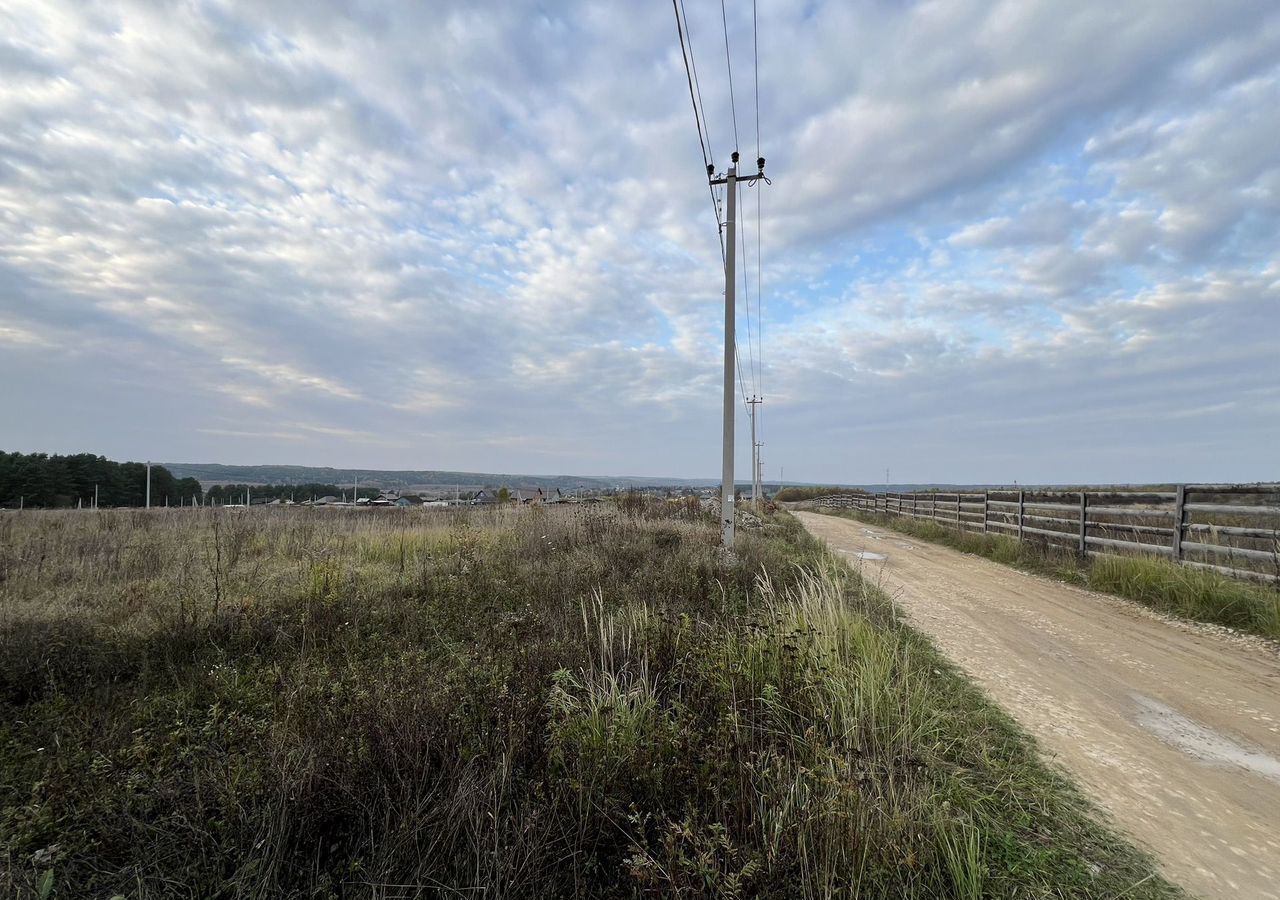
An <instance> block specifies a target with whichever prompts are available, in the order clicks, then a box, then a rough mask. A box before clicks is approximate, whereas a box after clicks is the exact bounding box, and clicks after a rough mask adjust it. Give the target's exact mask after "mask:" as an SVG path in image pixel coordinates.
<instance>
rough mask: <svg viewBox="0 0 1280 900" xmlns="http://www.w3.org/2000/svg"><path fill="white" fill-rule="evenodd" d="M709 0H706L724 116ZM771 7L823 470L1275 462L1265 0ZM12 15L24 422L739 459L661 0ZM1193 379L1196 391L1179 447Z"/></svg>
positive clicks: (775, 388)
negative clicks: (141, 424) (851, 443)
mask: <svg viewBox="0 0 1280 900" xmlns="http://www.w3.org/2000/svg"><path fill="white" fill-rule="evenodd" d="M712 6H714V5H712ZM712 6H694V8H691V9H690V14H691V15H692V16H693V19H692V21H691V23H690V25H691V27H692V34H693V37H694V42H695V49H696V50H697V52H698V61H699V64H700V76H701V80H702V87H703V96H704V100H705V101H706V106H707V109H708V113H709V117H710V118H711V121H710V123H709V124H710V127H711V134H712V137H713V139H714V142H715V143H714V147H713V149H714V151H715V153H716V156H717V159H718V160H721V161H723V159H724V157H725V156H726V155H727V151H728V149H730V143H731V138H730V133H731V126H730V117H729V115H728V92H727V89H726V85H725V79H724V77H723V66H722V62H723V57H722V54H723V45H722V44H721V43H719V42H720V41H721V40H722V35H721V33H720V31H719V26H720V22H719V11H718V9H713V8H712ZM731 13H732V17H731V21H730V23H729V24H730V40H731V42H732V46H733V48H734V51H735V63H736V68H735V72H736V74H737V75H738V77H739V81H738V86H737V87H738V96H737V101H738V110H737V111H738V118H739V122H738V125H739V141H740V142H741V144H742V146H741V148H740V149H741V150H742V151H743V152H744V154H745V155H746V156H747V157H748V158H750V157H753V156H754V151H755V134H754V124H755V122H754V110H753V107H752V105H751V103H750V99H751V97H750V93H749V90H748V87H747V86H748V84H749V78H750V75H751V70H750V63H749V59H750V57H749V54H747V52H746V51H747V48H748V47H749V46H750V32H749V31H748V30H746V29H747V28H748V27H749V12H747V11H746V8H745V7H742V8H740V9H734V10H731ZM760 13H761V16H762V32H761V38H762V40H761V48H760V49H761V71H760V79H761V88H762V96H761V101H762V110H761V112H762V129H763V133H762V137H763V141H764V146H763V147H762V152H763V153H764V155H765V156H767V157H768V158H769V160H770V163H769V166H770V171H771V172H772V173H773V174H774V175H775V176H776V183H775V185H774V186H773V187H772V188H766V189H765V191H766V194H765V204H766V206H765V208H766V210H767V211H768V213H769V228H768V230H767V232H766V235H765V244H764V246H765V256H766V260H767V269H766V278H767V296H766V313H767V321H766V323H765V328H764V334H765V347H764V354H765V357H766V362H767V365H766V367H765V369H764V376H765V378H764V384H763V386H762V388H761V389H762V390H763V392H764V393H765V394H766V397H767V403H766V406H765V411H764V418H765V421H766V422H767V423H770V424H769V426H768V427H769V429H770V433H769V436H767V437H766V440H767V442H768V443H769V450H768V453H769V454H770V456H769V458H771V459H774V460H776V461H777V462H782V463H783V464H785V465H787V466H788V472H789V476H792V477H809V478H813V479H822V478H826V479H841V480H848V479H861V478H870V477H873V476H874V474H875V473H876V472H878V471H879V470H880V469H881V468H882V465H883V464H884V463H888V462H891V461H892V460H890V459H885V457H891V458H894V459H896V458H898V457H902V458H903V460H904V466H903V467H905V468H907V469H909V468H910V467H911V466H915V471H914V473H913V474H914V477H917V478H920V479H937V478H957V479H966V478H972V479H979V478H981V479H989V480H1007V479H1011V478H1013V477H1021V478H1023V480H1026V479H1027V478H1031V477H1040V478H1045V479H1049V478H1057V479H1061V480H1073V479H1075V480H1080V479H1083V478H1085V477H1088V478H1090V479H1107V478H1116V479H1140V478H1143V477H1152V478H1157V477H1159V478H1166V477H1188V478H1195V477H1205V478H1229V477H1262V476H1266V475H1274V473H1268V472H1262V471H1259V469H1260V468H1261V467H1265V465H1266V464H1267V463H1268V462H1269V457H1268V456H1267V455H1266V454H1265V452H1264V451H1263V450H1262V449H1261V448H1263V447H1266V446H1269V445H1271V444H1274V438H1275V437H1276V428H1277V425H1276V421H1277V419H1276V417H1275V416H1274V410H1275V406H1276V403H1277V401H1276V398H1275V394H1274V390H1273V389H1272V388H1270V387H1268V386H1269V385H1274V384H1276V383H1277V379H1276V375H1277V374H1280V373H1277V371H1276V362H1275V359H1274V354H1270V353H1269V352H1268V346H1269V345H1268V344H1267V341H1266V336H1267V335H1268V334H1273V333H1274V325H1275V319H1276V316H1275V314H1274V311H1275V309H1276V305H1277V302H1280V301H1278V299H1277V295H1276V291H1277V287H1276V279H1277V275H1276V272H1277V261H1276V247H1275V245H1274V236H1275V234H1276V233H1277V232H1280V228H1278V227H1277V226H1280V152H1278V151H1277V149H1276V147H1275V142H1274V140H1271V139H1270V130H1271V128H1272V122H1271V119H1272V118H1273V116H1272V114H1271V111H1272V110H1274V108H1276V106H1277V105H1278V103H1280V69H1278V68H1277V67H1276V65H1275V62H1274V61H1275V59H1276V58H1278V57H1277V54H1278V53H1280V13H1277V11H1276V10H1275V7H1274V4H1272V3H1270V2H1262V0H1228V2H1216V3H1208V2H1199V3H1182V4H1176V5H1173V6H1169V5H1151V6H1147V7H1133V6H1125V5H1123V4H1119V5H1117V4H1114V3H1101V2H1096V3H1093V2H1090V3H1070V4H1067V3H1062V2H1049V0H1037V2H1026V0H1017V2H1014V0H1008V2H1002V3H997V4H994V5H993V4H989V3H980V2H978V0H933V2H928V3H909V4H899V5H893V4H845V3H834V2H825V3H817V4H811V3H800V2H799V0H788V2H784V3H778V4H768V5H765V6H764V7H763V8H761V9H760ZM0 34H4V35H5V36H6V37H5V38H3V39H0V41H3V43H0V344H4V345H5V346H6V347H7V348H9V350H10V351H11V352H9V353H7V354H6V357H5V359H3V360H0V376H3V377H4V378H5V379H6V382H14V383H21V384H22V385H23V386H24V388H25V391H24V392H23V397H22V398H20V400H15V401H13V402H14V403H15V405H16V406H20V407H21V411H22V415H11V416H9V417H8V421H10V422H18V423H20V424H18V425H17V426H16V428H14V430H12V431H11V432H10V435H9V440H10V441H11V442H13V444H14V445H15V446H21V447H25V448H28V449H66V450H69V449H93V450H96V451H100V452H109V453H112V454H115V455H119V456H151V457H153V458H158V457H161V456H167V457H169V458H181V457H189V458H200V459H214V458H221V459H225V460H227V461H244V462H251V461H261V460H264V459H271V458H280V459H285V460H287V461H296V462H311V463H336V464H345V463H353V464H354V463H359V464H367V465H386V466H393V467H406V466H422V467H427V466H439V467H452V468H475V469H479V468H488V469H502V470H508V471H510V470H519V469H529V468H539V469H542V470H556V471H570V470H583V471H595V472H621V471H629V472H633V473H637V474H642V473H648V472H652V473H669V474H706V473H709V472H712V471H714V470H715V467H716V460H717V459H718V457H717V451H716V441H717V440H718V424H717V420H716V416H717V410H718V403H719V398H718V386H719V378H720V371H719V367H720V348H719V314H720V304H721V295H720V290H721V287H720V278H719V274H718V271H717V269H718V266H719V258H718V252H717V247H716V241H715V235H714V223H713V222H712V219H711V214H710V210H709V208H708V204H707V198H706V193H705V185H704V184H703V183H702V181H701V174H700V171H699V168H700V163H701V158H700V154H699V151H698V148H697V142H696V137H695V134H694V130H693V123H692V122H691V121H690V111H689V107H688V97H687V93H685V92H686V90H687V89H686V86H685V83H684V72H683V69H682V66H681V64H680V62H679V55H678V51H677V50H676V49H675V36H674V24H673V23H672V22H671V21H670V20H669V13H668V12H666V11H664V10H659V9H655V10H632V11H630V12H629V13H628V15H627V17H626V25H625V27H619V21H618V19H617V17H616V15H615V14H613V13H610V12H608V11H606V10H604V9H602V8H598V7H595V6H592V5H589V4H576V3H575V4H567V5H566V4H561V5H557V6H555V7H552V8H544V7H538V6H535V5H533V4H525V3H502V4H498V3H482V4H474V3H462V2H450V3H444V4H432V5H431V6H430V8H428V7H416V6H413V5H399V6H393V7H388V8H386V9H383V10H380V11H377V12H371V11H353V10H351V9H349V8H348V7H347V6H346V5H345V4H341V3H336V2H335V3H328V2H326V3H306V4H301V3H298V4H291V3H281V4H270V5H267V6H264V5H261V4H252V3H236V2H225V3H214V2H195V3H189V4H177V5H170V4H153V3H146V2H131V0H119V2H113V3H104V4H95V5H92V6H85V5H83V4H78V3H70V2H39V3H36V2H29V3H18V4H17V5H14V4H10V5H9V6H8V7H7V8H6V11H0ZM752 190H755V189H752ZM745 196H746V199H747V200H748V201H749V202H748V203H747V204H746V207H747V209H746V210H745V212H748V213H750V212H751V211H752V210H753V200H754V194H753V193H752V192H751V191H748V192H747V193H746V195H745ZM745 219H746V221H747V222H748V223H750V222H751V221H752V220H751V217H750V215H748V216H746V217H745ZM753 236H754V235H753V232H748V235H747V239H748V240H747V250H748V257H749V258H750V257H752V256H753V255H754V252H755V251H754V246H752V243H751V241H752V238H753ZM754 292H755V285H754V282H751V283H749V284H748V285H744V287H743V291H742V293H744V294H746V295H748V296H753V295H754ZM739 319H740V329H741V334H742V335H743V348H742V349H743V351H744V362H746V356H747V354H746V349H747V347H746V341H745V328H746V318H745V315H744V314H743V312H740V314H739ZM51 348H56V349H57V351H58V352H57V353H50V352H48V351H49V350H50V349H51ZM36 350H40V351H42V352H35V351H36ZM749 389H750V388H749ZM1082 398H1086V399H1085V400H1084V401H1082ZM1170 398H1180V399H1179V402H1177V403H1175V402H1172V400H1170ZM1184 401H1185V402H1184ZM1233 404H1234V405H1233ZM75 410H81V412H79V413H75V412H74V411H75ZM144 411H145V413H146V414H147V415H150V416H154V417H155V419H156V422H157V424H156V425H155V426H154V427H146V428H142V429H138V428H136V427H132V428H125V427H122V426H121V425H120V424H119V423H121V422H126V421H127V422H136V421H137V420H138V416H139V415H140V414H142V413H143V412H144ZM1248 411H1252V412H1248ZM1268 411H1270V412H1268ZM161 413H162V415H161ZM1268 415H1270V416H1271V417H1270V418H1268ZM1156 417H1163V418H1159V421H1158V422H1157V421H1156ZM1145 418H1151V419H1152V423H1153V424H1151V426H1150V427H1149V428H1146V429H1145V430H1144V429H1133V428H1129V429H1122V433H1121V434H1119V436H1118V437H1120V438H1123V440H1118V439H1117V435H1116V434H1109V435H1108V436H1107V438H1106V440H1105V441H1103V440H1102V439H1101V437H1099V433H1098V432H1097V430H1096V428H1091V427H1086V425H1085V423H1086V422H1087V421H1093V422H1109V423H1120V425H1124V424H1125V423H1129V424H1131V423H1133V422H1134V421H1135V420H1139V419H1145ZM1175 419H1177V421H1179V422H1181V423H1182V425H1181V426H1179V427H1180V428H1196V429H1198V434H1199V436H1198V438H1197V441H1195V442H1188V445H1187V446H1188V448H1189V449H1188V451H1187V455H1186V457H1185V460H1183V461H1182V464H1181V467H1180V468H1178V467H1176V466H1175V467H1173V468H1174V469H1176V470H1168V469H1165V468H1161V466H1166V465H1171V463H1170V460H1173V461H1174V462H1177V461H1178V459H1177V453H1176V451H1175V452H1173V453H1171V452H1170V449H1169V448H1170V447H1171V446H1173V447H1175V448H1176V447H1177V446H1179V445H1178V438H1177V435H1178V434H1182V433H1183V432H1180V431H1173V430H1171V426H1170V427H1165V425H1162V424H1159V423H1160V422H1166V421H1167V422H1172V421H1174V420H1175ZM160 421H163V422H164V423H165V425H166V427H161V426H160V425H159V422H160ZM1224 422H1226V424H1225V425H1224V424H1223V423H1224ZM299 423H305V425H300V424H299ZM1209 426H1213V429H1216V430H1217V433H1218V434H1219V435H1220V436H1221V438H1220V440H1219V441H1218V442H1217V443H1216V444H1209V443H1206V439H1205V438H1204V437H1203V435H1204V434H1205V433H1206V430H1207V429H1208V427H1209ZM1117 427H1119V426H1117ZM983 429H994V430H996V431H999V432H1001V433H1002V434H1007V435H1008V436H1009V445H1010V446H1016V447H1020V448H1023V450H1024V451H1025V453H1026V454H1027V455H1028V456H1029V459H1028V460H1019V458H1018V456H1017V454H1016V453H1014V452H1013V451H1010V452H1008V453H1002V454H998V455H996V456H995V457H992V456H991V455H990V447H989V441H986V440H984V439H980V436H981V435H982V434H984V433H985V432H984V431H983ZM1210 430H1211V429H1210ZM851 434H856V435H857V436H858V440H859V448H860V449H859V451H858V452H857V453H856V454H853V455H852V456H851V455H850V452H849V450H848V441H847V438H848V436H849V435H851ZM1082 435H1093V436H1094V437H1095V438H1098V443H1097V448H1107V447H1109V448H1111V449H1110V450H1109V451H1106V452H1103V450H1102V449H1096V448H1095V449H1092V450H1090V451H1089V453H1088V454H1085V455H1083V456H1082V455H1081V454H1082V452H1083V451H1082V450H1081V447H1080V441H1082V440H1084V438H1083V437H1082ZM1192 443H1194V447H1192V446H1191V445H1192ZM1090 446H1092V445H1090ZM1073 448H1074V449H1073ZM1067 450H1072V451H1073V452H1074V453H1075V455H1074V456H1073V455H1071V453H1068V452H1067ZM930 453H932V454H933V455H932V456H931V455H929V454H930ZM1108 453H1109V454H1110V455H1108ZM744 458H745V457H744ZM907 460H913V461H912V462H906V461H907ZM1081 460H1085V462H1081ZM1073 465H1077V466H1085V465H1087V466H1089V467H1091V468H1089V469H1088V473H1089V474H1088V475H1087V476H1086V475H1085V474H1082V473H1081V472H1080V470H1079V469H1073V468H1072V466H1073ZM1108 465H1111V466H1112V468H1111V469H1108V468H1107V467H1108ZM1001 466H1003V467H1004V468H1003V469H1002V468H1001ZM1144 466H1145V468H1144ZM903 467H899V469H900V471H901V470H902V468H903ZM744 468H745V464H744ZM1014 469H1016V470H1017V472H1016V473H1015V472H1014V471H1013V470H1014ZM1032 471H1034V472H1036V473H1038V475H1037V476H1033V475H1031V474H1030V472H1032ZM1018 473H1020V474H1018ZM1109 473H1110V474H1109ZM902 474H903V477H908V476H907V474H906V472H905V471H904V472H902Z"/></svg>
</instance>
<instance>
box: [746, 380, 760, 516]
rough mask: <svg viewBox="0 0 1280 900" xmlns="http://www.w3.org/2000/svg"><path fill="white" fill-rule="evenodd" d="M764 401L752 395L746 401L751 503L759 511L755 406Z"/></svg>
mask: <svg viewBox="0 0 1280 900" xmlns="http://www.w3.org/2000/svg"><path fill="white" fill-rule="evenodd" d="M763 402H764V401H763V400H761V399H760V398H759V397H756V396H752V398H751V399H750V400H748V401H747V405H748V406H750V407H751V505H752V506H754V507H755V508H756V512H759V511H760V444H759V443H758V442H757V441H756V407H757V406H759V405H760V404H761V403H763Z"/></svg>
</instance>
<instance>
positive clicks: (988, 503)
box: [982, 491, 991, 534]
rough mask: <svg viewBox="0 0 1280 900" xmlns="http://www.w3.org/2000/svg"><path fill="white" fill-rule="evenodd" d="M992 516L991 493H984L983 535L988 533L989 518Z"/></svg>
mask: <svg viewBox="0 0 1280 900" xmlns="http://www.w3.org/2000/svg"><path fill="white" fill-rule="evenodd" d="M990 514H991V492H990V491H983V492H982V533H983V534H986V533H987V517H988V516H989V515H990Z"/></svg>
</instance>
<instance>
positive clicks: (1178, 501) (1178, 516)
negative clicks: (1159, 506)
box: [1173, 484, 1208, 562]
mask: <svg viewBox="0 0 1280 900" xmlns="http://www.w3.org/2000/svg"><path fill="white" fill-rule="evenodd" d="M1186 524H1187V486H1186V485H1185V484H1180V485H1178V493H1177V496H1176V498H1175V499H1174V501H1173V558H1174V559H1176V560H1178V561H1179V562H1181V561H1182V529H1183V528H1184V527H1185V526H1186ZM1204 540H1208V538H1204Z"/></svg>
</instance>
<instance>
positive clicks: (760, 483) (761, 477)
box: [755, 442, 765, 512]
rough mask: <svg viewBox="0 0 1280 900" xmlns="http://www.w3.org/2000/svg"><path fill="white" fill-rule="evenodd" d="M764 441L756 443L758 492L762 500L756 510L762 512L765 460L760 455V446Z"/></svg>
mask: <svg viewBox="0 0 1280 900" xmlns="http://www.w3.org/2000/svg"><path fill="white" fill-rule="evenodd" d="M763 446H764V443H763V442H762V443H758V444H756V471H755V476H756V493H757V494H759V495H760V501H759V503H757V505H756V512H760V511H761V510H762V509H763V507H764V501H765V496H764V460H763V459H762V458H761V457H760V448H761V447H763Z"/></svg>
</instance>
